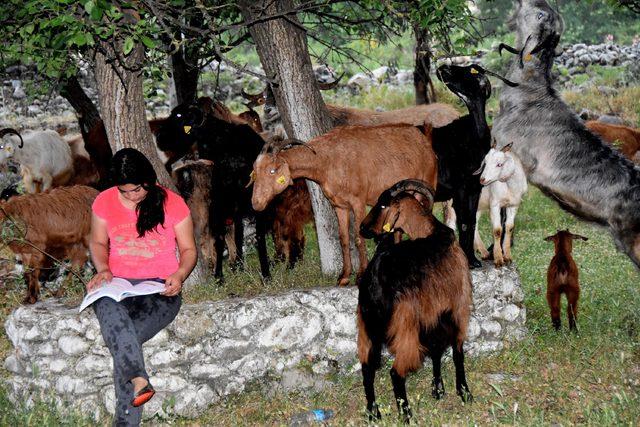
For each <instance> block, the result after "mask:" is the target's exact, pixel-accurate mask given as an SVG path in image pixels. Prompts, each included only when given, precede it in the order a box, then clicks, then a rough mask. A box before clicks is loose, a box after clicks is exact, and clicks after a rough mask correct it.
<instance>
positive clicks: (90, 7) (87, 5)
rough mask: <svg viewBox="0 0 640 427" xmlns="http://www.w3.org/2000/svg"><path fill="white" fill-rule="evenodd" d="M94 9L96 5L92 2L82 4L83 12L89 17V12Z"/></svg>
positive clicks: (91, 0)
mask: <svg viewBox="0 0 640 427" xmlns="http://www.w3.org/2000/svg"><path fill="white" fill-rule="evenodd" d="M95 7H96V4H95V3H94V2H93V0H89V1H88V2H86V3H85V4H84V10H85V11H86V12H87V14H89V15H91V12H93V9H95Z"/></svg>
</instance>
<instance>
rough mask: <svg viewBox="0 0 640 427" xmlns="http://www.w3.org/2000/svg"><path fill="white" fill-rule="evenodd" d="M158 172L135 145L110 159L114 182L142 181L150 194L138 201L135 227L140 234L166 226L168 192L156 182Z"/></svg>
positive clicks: (140, 183)
mask: <svg viewBox="0 0 640 427" xmlns="http://www.w3.org/2000/svg"><path fill="white" fill-rule="evenodd" d="M157 180H158V176H157V175H156V171H155V170H153V166H151V162H150V161H149V159H147V158H146V157H145V156H144V154H142V153H141V152H139V151H138V150H136V149H134V148H123V149H122V150H120V151H118V152H117V153H116V154H114V156H113V159H112V160H111V183H112V184H113V185H125V184H135V185H141V186H142V188H144V189H145V190H146V191H147V196H146V197H145V198H144V199H142V201H141V202H139V203H138V204H137V205H136V216H137V221H136V230H137V231H138V237H143V236H144V235H145V234H146V233H147V232H148V231H151V230H157V228H158V225H162V226H164V204H165V201H166V200H167V192H166V191H165V190H164V188H162V187H160V186H159V185H158V184H156V181H157Z"/></svg>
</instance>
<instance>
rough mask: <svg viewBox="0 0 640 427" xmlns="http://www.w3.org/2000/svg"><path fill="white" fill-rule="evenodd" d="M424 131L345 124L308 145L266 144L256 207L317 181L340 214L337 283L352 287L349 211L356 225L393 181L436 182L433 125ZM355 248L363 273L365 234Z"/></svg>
mask: <svg viewBox="0 0 640 427" xmlns="http://www.w3.org/2000/svg"><path fill="white" fill-rule="evenodd" d="M423 132H424V133H423ZM423 132H421V131H420V130H418V128H416V127H414V126H410V125H382V126H366V127H365V126H343V127H339V128H335V129H333V130H331V131H329V132H328V133H326V134H324V135H320V136H318V137H316V138H313V139H312V140H311V141H309V142H308V143H303V142H301V141H296V140H284V141H280V142H278V143H272V144H267V145H265V148H264V149H263V150H262V151H261V152H260V155H259V156H258V158H257V159H256V161H255V163H254V166H253V176H254V177H255V183H254V186H253V195H252V199H251V202H252V204H253V208H254V209H255V210H257V211H262V210H264V209H265V208H266V207H267V205H268V204H269V203H270V202H271V200H273V198H274V197H275V196H276V195H278V194H280V193H282V192H283V191H284V190H285V189H286V188H287V187H289V186H290V185H292V183H293V180H294V179H297V178H305V179H310V180H312V181H314V182H316V183H318V185H320V187H321V188H322V191H323V193H324V194H325V196H326V197H327V199H328V200H329V202H330V203H331V205H332V206H333V208H334V209H335V211H336V215H337V218H338V231H339V237H340V245H341V247H342V261H343V266H342V272H341V274H340V277H339V278H338V285H340V286H344V285H347V284H348V283H349V276H350V275H351V257H350V255H349V241H350V236H349V223H350V214H351V213H352V212H353V214H354V218H355V226H356V229H357V228H358V227H360V223H361V222H362V219H363V218H364V217H365V209H366V206H367V205H368V206H373V205H374V204H375V202H376V200H377V198H378V196H379V195H380V194H381V193H382V192H383V191H384V190H385V189H386V188H388V187H389V186H391V185H392V184H393V183H395V182H397V181H399V180H401V179H405V178H417V179H421V180H423V181H426V182H427V183H429V185H432V186H435V184H436V180H437V173H438V172H437V166H436V163H437V160H436V156H435V153H434V152H433V149H432V148H431V126H430V125H425V127H424V128H423ZM289 147H291V148H289ZM356 246H357V248H358V254H359V261H360V270H359V272H358V274H360V273H362V272H363V271H364V269H365V267H366V265H367V252H366V247H365V243H364V241H363V240H362V239H361V238H360V236H356Z"/></svg>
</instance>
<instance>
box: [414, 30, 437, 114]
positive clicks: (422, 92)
mask: <svg viewBox="0 0 640 427" xmlns="http://www.w3.org/2000/svg"><path fill="white" fill-rule="evenodd" d="M413 32H414V35H415V38H416V50H415V58H416V64H415V68H414V70H413V86H414V88H415V92H416V105H421V104H430V103H432V102H436V92H435V90H434V88H433V83H432V82H431V76H430V75H429V71H430V69H431V50H430V49H429V32H428V31H427V30H426V29H424V28H421V27H420V26H418V25H414V27H413Z"/></svg>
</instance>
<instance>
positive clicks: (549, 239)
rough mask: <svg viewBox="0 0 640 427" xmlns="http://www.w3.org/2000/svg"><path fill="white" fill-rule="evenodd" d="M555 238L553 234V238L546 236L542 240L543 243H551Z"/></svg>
mask: <svg viewBox="0 0 640 427" xmlns="http://www.w3.org/2000/svg"><path fill="white" fill-rule="evenodd" d="M555 238H556V236H555V234H554V235H553V236H547V237H545V238H544V241H545V242H551V241H553V240H555Z"/></svg>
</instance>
